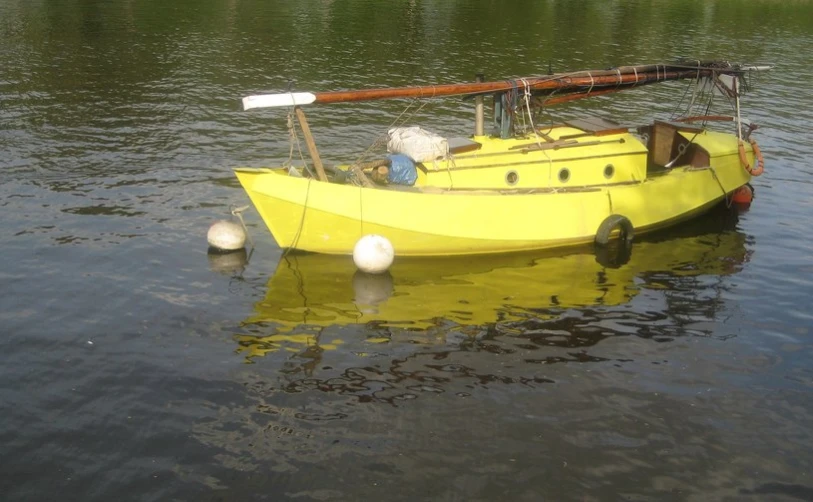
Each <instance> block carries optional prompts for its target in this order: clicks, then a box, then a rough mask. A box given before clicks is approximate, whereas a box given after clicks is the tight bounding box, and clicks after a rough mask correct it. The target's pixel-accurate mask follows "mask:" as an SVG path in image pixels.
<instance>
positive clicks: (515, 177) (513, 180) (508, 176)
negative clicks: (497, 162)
mask: <svg viewBox="0 0 813 502" xmlns="http://www.w3.org/2000/svg"><path fill="white" fill-rule="evenodd" d="M517 181H519V174H517V172H516V171H508V172H507V173H505V182H506V183H507V184H508V185H511V186H513V185H516V184H517Z"/></svg>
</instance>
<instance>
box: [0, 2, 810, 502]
mask: <svg viewBox="0 0 813 502" xmlns="http://www.w3.org/2000/svg"><path fill="white" fill-rule="evenodd" d="M811 52H813V4H811V3H810V2H807V1H793V2H780V1H767V0H763V1H760V0H755V1H744V0H742V1H736V0H728V1H726V0H718V1H710V2H706V1H699V0H696V1H677V0H675V1H667V0H660V1H658V0H654V1H645V0H637V1H627V2H621V1H612V2H604V1H567V2H566V1H553V0H550V1H535V2H530V1H518V2H513V3H510V4H508V3H501V2H489V1H480V0H476V1H465V2H464V1H430V0H424V1H420V0H412V1H407V0H401V1H395V0H392V1H390V0H386V1H372V0H366V1H364V0H357V1H346V2H338V1H335V2H333V1H302V2H295V1H282V0H275V1H257V0H254V1H239V0H221V1H213V0H205V1H201V0H197V1H192V0H180V1H172V2H166V1H165V2H155V1H148V0H140V1H137V0H127V1H111V0H108V1H103V0H96V1H94V0H81V1H80V0H76V1H56V0H40V1H31V2H29V1H22V0H0V181H1V183H0V208H2V209H1V210H2V213H1V214H2V219H0V236H2V248H0V249H2V256H3V260H2V262H1V263H0V285H1V287H2V289H0V321H2V324H0V325H2V327H3V333H4V336H3V337H2V339H0V354H2V355H0V417H2V419H0V494H2V497H1V498H2V499H3V500H57V499H59V500H126V499H132V500H279V499H296V500H373V499H385V498H386V499H393V500H421V499H429V500H500V499H506V500H813V479H811V476H813V453H811V452H813V432H811V431H813V404H811V403H813V401H811V390H812V388H813V369H811V356H813V344H811V336H812V334H811V325H813V315H811V307H810V306H811V300H810V298H811V293H812V292H813V279H812V277H813V258H811V251H813V246H812V245H811V238H810V232H811V230H810V221H811V217H813V202H811V200H813V199H811V192H812V191H813V168H811V166H810V154H809V151H810V146H811V144H813V134H811V133H810V124H811V123H812V122H813V111H811V110H813V94H811V92H810V85H809V81H810V79H811V78H813V72H812V71H811V69H810V59H809V54H811ZM675 56H690V57H694V58H701V59H705V58H720V57H722V58H728V59H731V60H735V61H745V62H753V63H764V62H769V63H774V64H776V69H775V70H774V71H773V72H771V73H770V74H767V75H764V76H762V77H761V78H760V79H758V81H757V82H755V88H754V92H752V93H750V94H748V95H747V96H746V97H745V99H744V107H745V110H746V115H747V118H748V119H750V120H752V121H754V122H757V123H758V124H760V125H761V126H762V128H761V129H760V130H759V131H758V132H757V133H756V135H755V137H756V138H757V139H758V140H759V141H760V145H761V147H762V150H763V152H764V153H765V157H766V160H767V172H766V174H765V175H764V176H762V177H761V178H758V179H756V180H755V182H754V185H755V187H756V192H757V200H756V201H755V203H754V204H753V206H752V207H751V208H750V210H748V211H747V212H741V213H739V214H737V213H735V212H731V211H728V210H725V209H721V210H720V211H716V212H715V213H714V214H712V215H710V216H709V217H708V218H706V219H704V221H700V222H696V223H694V224H691V225H686V226H684V227H681V228H677V229H674V230H671V231H669V232H666V233H664V234H660V235H658V236H654V237H652V238H649V239H646V240H644V241H642V242H638V243H637V244H636V245H635V247H634V249H633V253H632V258H631V259H630V261H629V263H627V264H626V265H623V266H621V267H620V268H612V267H605V266H603V265H602V264H601V263H598V262H597V261H596V257H595V256H593V255H592V253H591V251H590V250H589V249H581V250H571V251H569V252H567V253H559V254H536V255H533V254H532V255H518V256H511V257H499V258H493V257H492V258H483V259H476V260H423V261H408V260H403V261H398V262H396V264H395V265H394V266H393V269H392V271H391V275H389V276H384V277H380V278H377V279H375V280H372V281H371V280H370V278H367V277H363V276H358V275H356V276H354V269H353V266H352V264H351V263H350V262H349V260H346V259H335V258H325V257H318V256H316V257H314V256H288V257H286V258H284V259H282V260H281V261H280V256H281V252H280V250H279V249H277V248H276V246H275V245H274V243H273V240H272V239H271V237H270V235H269V234H268V233H267V232H266V231H265V230H264V228H262V226H261V224H260V222H259V220H258V217H257V215H256V213H253V212H250V213H248V214H247V219H248V223H249V226H250V229H251V233H252V236H253V237H254V239H255V241H256V248H255V250H254V251H253V253H252V254H251V256H250V260H249V261H248V263H247V264H245V263H243V262H238V263H236V264H234V263H231V264H230V263H225V264H224V263H222V262H219V261H218V260H216V259H214V258H210V257H207V254H206V242H205V233H206V229H207V227H208V225H209V224H210V223H211V222H213V221H214V220H216V219H220V218H225V217H228V214H229V206H230V205H231V204H244V203H246V201H247V199H246V197H245V196H244V194H243V193H242V191H241V190H240V189H239V188H238V186H237V183H236V181H235V179H234V177H233V175H232V174H231V168H233V167H237V166H243V165H249V166H259V165H269V164H279V163H281V162H283V161H285V160H286V159H287V158H288V155H289V148H288V141H287V137H286V129H285V117H284V112H281V111H256V113H255V112H242V111H240V109H239V98H241V97H242V96H244V95H248V94H252V93H257V92H268V91H277V90H282V89H285V88H286V86H287V82H288V81H289V80H292V81H294V82H295V83H294V86H295V88H296V89H300V90H333V89H340V88H353V87H365V86H379V85H388V84H398V85H402V84H405V83H407V84H408V83H415V82H419V83H420V82H456V81H461V80H469V79H471V78H472V77H473V74H474V73H475V72H476V71H484V72H485V73H486V74H487V75H488V76H490V77H492V78H502V77H505V76H516V75H529V74H536V73H541V72H545V71H547V67H548V65H549V64H550V66H551V67H552V68H553V69H554V70H555V71H556V70H568V69H579V68H589V67H599V68H601V67H608V66H611V65H617V64H625V63H639V62H652V61H658V60H670V59H672V58H674V57H675ZM682 92H683V87H682V86H669V85H666V86H663V87H660V88H657V89H654V88H649V89H644V90H636V91H632V92H629V93H626V94H623V95H619V96H617V97H614V98H612V99H606V100H605V99H599V100H596V101H594V102H589V103H587V102H585V103H574V104H571V105H567V106H563V107H561V108H557V109H555V110H552V113H553V114H554V115H553V117H552V120H561V117H567V116H571V115H577V114H579V113H584V112H589V113H598V114H601V115H603V116H607V117H614V118H618V119H621V120H623V121H641V122H643V121H646V120H649V119H650V118H651V117H652V116H653V115H654V116H655V117H658V118H667V117H668V116H669V114H670V113H671V112H672V110H673V109H674V106H675V104H676V102H677V98H679V95H680V94H681V93H682ZM407 104H409V103H402V102H392V103H377V104H358V105H338V106H335V107H332V108H322V109H318V110H317V109H314V110H313V111H311V112H310V118H311V126H312V128H313V129H314V132H315V134H316V135H317V141H318V142H319V145H320V147H321V150H322V153H323V156H324V157H326V159H327V161H328V162H333V161H337V160H339V159H341V158H342V156H343V155H344V156H346V155H356V154H358V153H360V152H361V151H363V150H364V149H365V148H367V146H369V145H370V144H371V143H372V142H373V141H374V140H375V139H376V137H377V136H378V135H379V134H381V133H382V131H384V130H385V129H386V127H387V126H388V125H389V124H391V123H392V122H393V121H394V120H395V119H396V118H397V116H398V114H399V113H401V112H402V111H403V109H404V107H405V106H406V105H407ZM416 108H417V107H413V108H412V110H411V111H413V112H415V114H414V115H411V116H410V120H411V121H412V122H413V123H424V125H428V126H429V127H430V128H431V129H433V130H435V131H437V132H440V133H442V134H446V135H450V136H451V135H462V134H467V133H468V132H469V131H470V128H471V124H470V120H471V117H472V112H471V105H470V103H468V102H464V103H460V102H458V101H455V100H444V101H438V102H432V103H429V104H427V105H426V106H425V107H424V108H421V109H420V110H417V111H415V109H416ZM278 265H279V266H278Z"/></svg>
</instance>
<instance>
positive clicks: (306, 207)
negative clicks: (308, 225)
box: [282, 178, 313, 257]
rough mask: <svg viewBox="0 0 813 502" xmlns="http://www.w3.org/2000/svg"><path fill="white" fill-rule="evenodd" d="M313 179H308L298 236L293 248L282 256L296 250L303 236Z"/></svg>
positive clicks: (297, 230)
mask: <svg viewBox="0 0 813 502" xmlns="http://www.w3.org/2000/svg"><path fill="white" fill-rule="evenodd" d="M312 181H313V178H308V189H307V190H306V191H305V202H304V203H303V204H302V216H301V217H300V218H299V227H297V229H296V235H294V239H293V241H292V242H291V247H289V248H286V249H285V250H284V251H283V252H282V256H283V257H284V256H286V255H287V254H288V253H290V252H291V250H292V249H295V248H296V245H297V244H298V243H299V237H300V236H301V235H302V229H303V228H304V226H305V213H306V212H307V210H308V199H309V198H310V194H311V182H312Z"/></svg>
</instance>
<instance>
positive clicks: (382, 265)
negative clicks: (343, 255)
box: [353, 234, 395, 274]
mask: <svg viewBox="0 0 813 502" xmlns="http://www.w3.org/2000/svg"><path fill="white" fill-rule="evenodd" d="M394 258H395V250H394V249H393V248H392V243H391V242H390V241H389V240H388V239H387V238H386V237H384V236H382V235H375V234H368V235H365V236H363V237H362V238H361V239H359V240H358V242H356V245H355V247H353V262H354V263H355V264H356V266H357V267H358V268H359V270H361V271H362V272H367V273H368V274H380V273H383V272H386V271H387V269H388V268H390V265H392V260H393V259H394Z"/></svg>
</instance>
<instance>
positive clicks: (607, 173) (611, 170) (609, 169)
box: [604, 164, 615, 179]
mask: <svg viewBox="0 0 813 502" xmlns="http://www.w3.org/2000/svg"><path fill="white" fill-rule="evenodd" d="M614 174H615V167H614V166H613V165H612V164H607V165H606V166H604V177H605V178H607V179H610V178H612V177H613V175H614Z"/></svg>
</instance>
